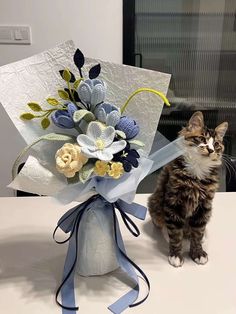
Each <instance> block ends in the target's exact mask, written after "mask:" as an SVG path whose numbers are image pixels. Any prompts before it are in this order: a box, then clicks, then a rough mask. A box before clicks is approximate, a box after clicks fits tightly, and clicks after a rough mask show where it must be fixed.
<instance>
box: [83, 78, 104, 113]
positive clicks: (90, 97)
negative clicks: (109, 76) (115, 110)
mask: <svg viewBox="0 0 236 314" xmlns="http://www.w3.org/2000/svg"><path fill="white" fill-rule="evenodd" d="M77 91H78V95H79V98H80V100H81V101H82V103H84V104H87V105H89V106H90V108H89V109H90V110H92V111H93V110H94V109H95V106H96V105H97V104H100V103H101V102H103V101H104V99H105V95H106V87H105V84H104V83H103V81H101V80H98V79H92V80H90V79H87V80H85V81H84V82H81V83H80V85H79V87H78V90H77Z"/></svg>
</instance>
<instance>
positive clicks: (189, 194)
mask: <svg viewBox="0 0 236 314" xmlns="http://www.w3.org/2000/svg"><path fill="white" fill-rule="evenodd" d="M180 160H181V163H180V164H178V167H179V170H178V176H177V178H181V180H180V181H179V185H178V190H179V194H178V195H179V197H180V199H179V201H180V202H181V199H183V200H184V201H185V202H186V205H187V206H185V210H186V213H185V215H186V218H187V217H190V216H192V215H193V214H194V212H195V211H196V209H197V208H198V206H199V205H200V204H201V203H203V202H204V201H205V200H206V199H212V198H213V196H214V193H215V191H216V189H217V187H218V166H217V165H216V164H215V163H212V161H211V160H208V159H207V158H191V157H190V156H189V155H187V156H183V157H182V158H181V159H180ZM180 165H181V166H180ZM177 180H178V179H177Z"/></svg>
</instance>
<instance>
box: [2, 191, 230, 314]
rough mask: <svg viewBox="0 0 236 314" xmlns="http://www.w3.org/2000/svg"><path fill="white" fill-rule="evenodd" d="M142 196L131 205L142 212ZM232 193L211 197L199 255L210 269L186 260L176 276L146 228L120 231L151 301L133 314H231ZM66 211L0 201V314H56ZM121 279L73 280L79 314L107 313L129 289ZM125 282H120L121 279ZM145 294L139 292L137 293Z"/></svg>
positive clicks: (46, 201)
mask: <svg viewBox="0 0 236 314" xmlns="http://www.w3.org/2000/svg"><path fill="white" fill-rule="evenodd" d="M146 200H147V195H144V194H143V195H137V196H136V202H139V203H141V204H146ZM235 205H236V193H217V195H216V197H215V199H214V210H213V216H212V219H211V221H210V223H209V225H208V228H207V237H206V239H205V242H204V247H205V248H206V249H207V251H208V253H209V262H208V264H206V265H204V266H200V265H196V264H195V263H194V262H192V261H191V260H190V258H189V257H188V255H187V253H186V254H185V256H186V259H185V263H184V265H183V267H182V268H174V267H172V266H170V265H169V264H168V262H167V253H168V247H167V244H166V242H165V240H163V238H162V236H161V235H160V233H159V232H158V230H156V229H155V227H154V226H153V225H152V223H151V221H150V218H149V217H147V219H146V221H145V222H140V221H139V220H137V219H134V220H135V222H136V223H137V225H138V226H139V227H140V230H141V235H140V237H139V238H134V237H133V236H132V235H131V234H129V233H128V231H127V230H126V228H124V226H123V224H122V223H121V229H122V233H123V238H124V241H125V246H126V249H127V252H128V255H129V256H130V258H131V259H133V260H134V261H135V262H136V263H137V264H138V265H139V266H140V267H141V268H142V269H143V270H144V272H145V273H146V274H147V276H148V277H149V279H150V282H151V293H150V296H149V298H148V299H147V301H146V302H145V303H144V304H142V305H141V306H139V307H135V308H130V309H128V310H127V311H126V313H130V314H132V313H134V314H141V313H142V314H143V313H144V314H146V313H147V314H173V313H181V314H185V313H191V314H195V313H196V314H235V313H236V206H235ZM68 208H69V207H68V206H67V207H63V206H61V205H58V204H56V203H54V202H53V201H52V200H51V199H50V198H48V197H44V198H43V197H42V198H32V197H27V198H0V313H4V314H5V313H7V314H28V313H31V314H39V313H40V314H42V313H44V314H51V313H52V314H54V313H55V314H60V313H61V309H60V308H59V307H58V306H57V305H56V304H55V301H54V293H55V289H56V287H57V286H58V284H59V282H60V278H61V273H62V268H63V264H64V258H65V254H66V245H57V244H56V243H54V242H53V240H52V232H53V229H54V226H55V225H56V223H57V220H58V219H59V218H60V216H61V215H62V214H63V213H64V212H65V210H66V209H68ZM120 279H122V277H120V274H119V273H118V274H117V273H115V274H113V275H106V276H102V277H90V278H83V277H78V280H77V283H76V285H77V290H76V296H77V303H78V304H79V306H80V311H79V313H81V314H90V313H102V314H103V313H110V312H109V311H108V310H107V306H108V305H110V304H111V303H113V302H114V301H116V299H117V298H118V297H119V296H121V295H123V294H124V293H125V292H126V291H127V290H128V289H129V288H128V286H127V281H126V283H125V280H123V282H122V281H121V280H120ZM123 279H124V278H123ZM143 289H144V290H145V287H143Z"/></svg>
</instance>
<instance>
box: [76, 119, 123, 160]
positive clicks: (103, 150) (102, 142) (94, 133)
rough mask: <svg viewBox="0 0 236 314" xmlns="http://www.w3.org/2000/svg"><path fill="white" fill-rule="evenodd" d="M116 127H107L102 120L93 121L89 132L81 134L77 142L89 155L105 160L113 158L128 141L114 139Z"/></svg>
mask: <svg viewBox="0 0 236 314" xmlns="http://www.w3.org/2000/svg"><path fill="white" fill-rule="evenodd" d="M114 137H115V129H114V128H113V127H112V126H109V127H105V126H103V125H102V124H101V123H100V122H95V121H94V122H91V123H90V124H89V126H88V129H87V133H86V135H85V134H80V135H79V136H78V137H77V142H78V143H79V145H80V146H81V150H82V152H83V153H84V154H85V155H86V156H87V157H92V158H97V159H100V160H104V161H109V160H112V158H113V154H116V153H118V152H120V151H121V150H122V149H124V148H125V146H126V141H124V140H121V141H116V142H113V141H114Z"/></svg>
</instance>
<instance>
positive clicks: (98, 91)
mask: <svg viewBox="0 0 236 314" xmlns="http://www.w3.org/2000/svg"><path fill="white" fill-rule="evenodd" d="M104 98H105V88H104V86H103V85H101V84H98V85H96V86H94V87H93V90H92V94H91V100H90V103H91V105H92V106H96V105H97V104H99V103H101V102H102V101H103V100H104Z"/></svg>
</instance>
